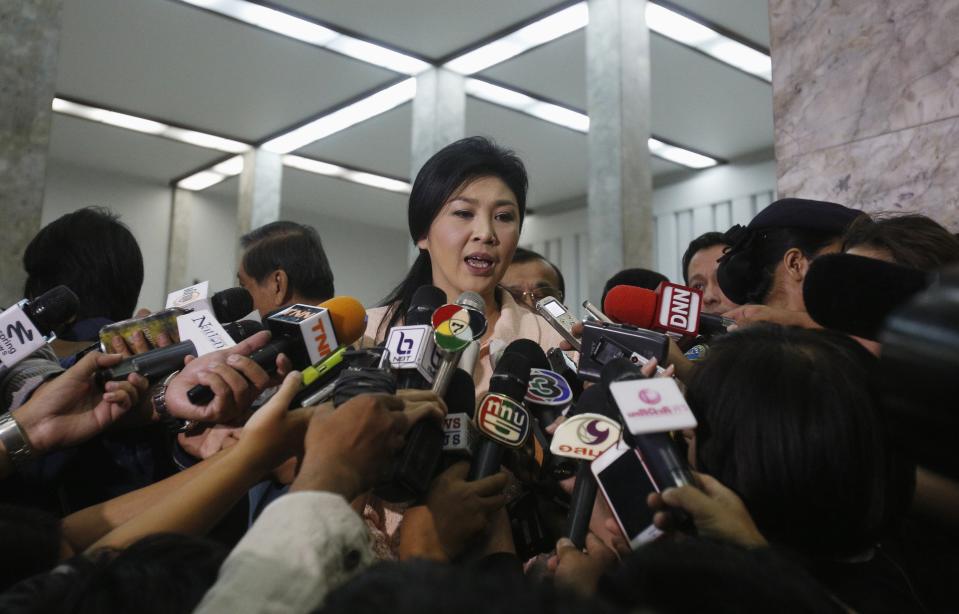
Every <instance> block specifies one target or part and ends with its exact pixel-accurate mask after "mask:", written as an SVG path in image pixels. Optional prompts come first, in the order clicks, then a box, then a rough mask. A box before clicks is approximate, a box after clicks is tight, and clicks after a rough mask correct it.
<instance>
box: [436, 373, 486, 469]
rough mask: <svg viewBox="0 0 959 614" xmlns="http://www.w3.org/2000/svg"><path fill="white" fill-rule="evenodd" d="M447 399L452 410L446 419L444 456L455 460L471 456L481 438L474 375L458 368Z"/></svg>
mask: <svg viewBox="0 0 959 614" xmlns="http://www.w3.org/2000/svg"><path fill="white" fill-rule="evenodd" d="M443 400H444V401H446V407H448V408H449V413H448V414H446V418H444V419H443V455H444V456H446V457H449V458H453V459H456V458H464V457H465V458H470V457H472V456H473V450H474V449H475V448H476V444H477V440H478V436H477V434H476V429H475V428H473V414H474V413H476V386H475V385H474V384H473V377H472V376H471V375H470V374H469V373H467V372H466V371H464V370H463V369H460V368H457V369H456V370H455V371H454V372H453V377H452V378H451V379H450V384H449V387H448V388H447V390H446V396H445V397H444V398H443Z"/></svg>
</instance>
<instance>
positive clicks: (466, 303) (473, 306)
mask: <svg viewBox="0 0 959 614" xmlns="http://www.w3.org/2000/svg"><path fill="white" fill-rule="evenodd" d="M429 287H431V286H424V287H422V288H419V289H417V293H419V291H420V290H423V288H429ZM439 292H440V294H442V291H441V290H440V291H439ZM427 294H429V295H434V294H435V293H434V292H433V291H432V290H429V291H428V290H424V292H423V295H424V296H427ZM444 296H445V295H444ZM436 298H439V295H436ZM431 300H432V298H431ZM484 308H485V303H484V302H483V299H482V298H481V297H480V296H479V295H478V294H476V293H475V292H464V293H463V294H461V295H460V296H459V297H458V298H457V299H456V303H454V304H452V305H440V306H439V307H438V308H436V309H435V310H434V311H433V312H432V315H431V316H430V321H431V322H432V323H433V326H432V327H426V328H428V329H429V330H430V332H431V333H432V334H431V335H430V336H429V337H430V338H431V339H432V341H433V346H432V349H431V353H436V352H438V354H439V356H440V357H441V358H440V362H439V366H438V367H437V368H436V369H435V371H434V372H435V375H434V376H433V378H432V384H433V385H432V387H430V389H431V390H432V391H433V392H434V393H436V395H437V396H439V397H445V396H446V392H447V389H448V388H449V385H450V382H451V381H452V378H453V376H454V374H455V373H456V371H457V367H456V365H457V364H458V363H459V361H460V358H461V355H462V353H463V352H464V351H465V350H466V349H467V348H469V347H470V345H471V344H474V339H476V338H478V337H480V336H482V334H483V332H485V330H486V316H485V315H483V310H484ZM423 311H425V307H423V308H420V309H419V312H420V314H422V312H423ZM414 315H416V314H414ZM392 336H393V335H392V331H391V337H392ZM424 336H426V335H425V331H424ZM388 347H389V345H388ZM470 381H472V378H470ZM424 383H425V382H424ZM424 387H426V386H424ZM443 439H444V432H443V428H442V427H441V426H439V425H437V424H435V423H434V422H431V421H427V420H423V421H420V422H418V423H417V424H415V425H413V427H412V428H410V431H409V433H408V434H407V437H406V445H405V446H403V449H402V450H401V451H400V453H399V455H398V458H397V462H396V464H395V465H394V470H393V475H392V479H390V480H389V481H388V482H387V483H386V484H383V485H382V486H380V487H379V488H378V489H377V495H378V496H379V497H380V498H382V499H384V500H386V501H394V502H396V501H408V500H410V499H413V498H415V497H418V496H421V495H424V494H426V492H427V490H428V489H429V485H430V481H432V479H433V476H434V475H435V474H436V471H437V468H438V467H439V464H440V457H441V456H442V453H443Z"/></svg>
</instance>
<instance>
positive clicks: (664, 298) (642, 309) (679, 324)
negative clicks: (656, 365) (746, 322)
mask: <svg viewBox="0 0 959 614" xmlns="http://www.w3.org/2000/svg"><path fill="white" fill-rule="evenodd" d="M702 305H703V296H702V292H700V291H699V290H696V289H695V288H687V287H686V286H681V285H679V284H674V283H670V282H668V281H664V282H662V283H660V284H659V287H658V288H656V291H655V292H653V291H652V290H647V289H646V288H640V287H638V286H616V287H614V288H613V289H612V290H610V291H609V293H608V294H607V295H606V300H605V301H603V311H604V312H605V313H606V315H608V316H609V317H611V318H612V319H614V320H616V321H618V322H622V323H625V324H632V325H633V326H638V327H640V328H647V329H651V330H658V331H663V332H665V333H669V334H673V335H678V336H681V337H695V336H696V335H697V334H699V333H700V332H702V333H703V334H706V335H713V334H717V333H718V334H721V333H725V332H726V328H727V327H728V326H729V325H730V324H732V323H733V321H732V320H729V319H727V318H723V317H721V316H717V315H714V314H708V313H700V311H701V309H702ZM700 328H702V329H703V330H702V331H700Z"/></svg>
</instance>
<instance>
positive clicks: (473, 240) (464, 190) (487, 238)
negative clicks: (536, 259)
mask: <svg viewBox="0 0 959 614" xmlns="http://www.w3.org/2000/svg"><path fill="white" fill-rule="evenodd" d="M519 230H520V220H519V205H518V204H517V203H516V195H515V194H513V191H512V190H510V189H509V188H508V187H507V186H506V184H505V183H503V181H502V180H501V179H500V178H498V177H480V178H479V179H475V180H473V181H471V182H469V183H466V184H464V185H462V186H460V187H459V189H457V190H456V191H455V192H453V195H452V196H451V197H450V198H449V200H447V201H446V202H445V203H444V204H443V207H442V208H441V209H440V211H439V213H438V214H437V215H436V217H435V218H434V219H433V223H432V224H430V229H429V231H428V232H427V234H426V236H425V237H424V238H422V239H420V240H419V241H417V242H416V245H417V247H419V248H420V249H425V250H427V251H428V252H429V253H430V260H431V261H432V264H433V285H435V286H436V287H438V288H440V289H441V290H443V291H444V292H446V294H447V295H448V296H452V297H454V298H455V297H456V296H458V295H459V294H461V293H462V292H465V291H468V290H469V291H473V292H476V293H478V294H479V295H480V296H483V297H484V298H487V300H488V298H489V296H490V295H491V294H492V292H493V290H494V289H495V287H496V284H498V283H499V281H500V279H501V278H502V277H503V274H504V273H505V272H506V268H507V267H508V266H509V263H510V260H512V258H513V252H514V251H515V250H516V244H517V243H518V242H519Z"/></svg>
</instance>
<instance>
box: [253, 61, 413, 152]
mask: <svg viewBox="0 0 959 614" xmlns="http://www.w3.org/2000/svg"><path fill="white" fill-rule="evenodd" d="M415 95H416V79H412V78H411V79H406V80H404V81H401V82H399V83H397V84H396V85H393V86H390V87H388V88H386V89H382V90H380V91H378V92H376V93H375V94H372V95H370V96H367V97H366V98H363V99H362V100H359V101H357V102H354V103H353V104H351V105H348V106H345V107H343V108H342V109H339V110H337V111H333V112H332V113H330V114H329V115H324V116H323V117H320V118H319V119H315V120H313V121H311V122H310V123H308V124H306V125H304V126H300V127H299V128H295V129H293V130H291V131H290V132H287V133H286V134H282V135H280V136H278V137H276V138H275V139H271V140H269V141H267V142H266V143H264V144H263V148H264V149H266V150H268V151H272V152H275V153H281V154H287V153H290V152H291V151H296V150H297V149H301V148H303V147H306V146H307V145H309V144H311V143H315V142H316V141H319V140H320V139H323V138H326V137H328V136H330V135H331V134H335V133H337V132H339V131H341V130H345V129H347V128H349V127H350V126H354V125H356V124H358V123H360V122H363V121H366V120H368V119H370V118H373V117H376V116H377V115H380V114H382V113H386V112H387V111H389V110H391V109H395V108H396V107H398V106H400V105H401V104H403V103H405V102H409V101H410V100H412V99H413V97H414V96H415Z"/></svg>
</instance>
